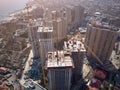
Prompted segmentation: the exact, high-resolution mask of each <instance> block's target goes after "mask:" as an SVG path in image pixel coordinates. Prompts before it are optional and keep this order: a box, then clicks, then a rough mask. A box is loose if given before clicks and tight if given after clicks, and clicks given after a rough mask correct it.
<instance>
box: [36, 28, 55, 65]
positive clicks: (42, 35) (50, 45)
mask: <svg viewBox="0 0 120 90" xmlns="http://www.w3.org/2000/svg"><path fill="white" fill-rule="evenodd" d="M53 36H54V35H53V27H39V28H38V38H39V42H40V47H41V51H42V53H41V54H42V60H43V63H44V62H45V58H46V54H47V52H49V51H53V50H54V39H53Z"/></svg>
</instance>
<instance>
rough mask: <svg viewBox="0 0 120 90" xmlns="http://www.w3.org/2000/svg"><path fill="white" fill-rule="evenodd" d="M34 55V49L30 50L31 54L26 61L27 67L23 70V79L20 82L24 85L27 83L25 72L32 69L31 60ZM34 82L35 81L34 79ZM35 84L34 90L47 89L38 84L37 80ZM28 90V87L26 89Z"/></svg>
mask: <svg viewBox="0 0 120 90" xmlns="http://www.w3.org/2000/svg"><path fill="white" fill-rule="evenodd" d="M32 57H33V53H32V50H31V51H30V54H29V57H28V59H27V61H26V64H25V68H24V71H23V74H22V77H21V80H20V84H21V85H23V84H24V83H25V79H24V77H25V72H26V71H28V70H29V69H30V65H29V62H31V58H32ZM33 82H34V81H33ZM34 84H35V89H32V90H46V89H44V88H42V87H41V86H40V85H39V84H37V83H36V82H34ZM26 90H27V89H26Z"/></svg>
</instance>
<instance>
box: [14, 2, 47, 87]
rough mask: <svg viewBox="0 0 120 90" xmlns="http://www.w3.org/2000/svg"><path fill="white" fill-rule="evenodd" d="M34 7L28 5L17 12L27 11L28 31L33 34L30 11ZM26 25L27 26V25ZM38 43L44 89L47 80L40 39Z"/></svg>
mask: <svg viewBox="0 0 120 90" xmlns="http://www.w3.org/2000/svg"><path fill="white" fill-rule="evenodd" d="M31 8H32V7H31V6H29V5H28V4H26V6H25V8H24V9H20V10H17V11H16V12H22V10H26V14H27V22H28V23H27V24H28V25H27V27H28V29H29V30H30V32H32V23H31V17H30V12H29V10H30V9H31ZM14 13H15V12H14ZM23 24H24V23H23ZM25 25H26V24H25ZM31 38H32V40H33V35H32V34H31ZM37 41H38V49H39V52H40V60H41V63H42V73H43V83H44V87H46V78H45V71H44V65H43V62H42V51H41V46H40V43H39V39H38V38H37Z"/></svg>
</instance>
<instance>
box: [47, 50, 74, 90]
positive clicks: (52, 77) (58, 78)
mask: <svg viewBox="0 0 120 90" xmlns="http://www.w3.org/2000/svg"><path fill="white" fill-rule="evenodd" d="M57 53H58V55H57ZM73 67H74V65H73V61H72V58H71V57H70V55H69V54H65V52H64V51H58V52H49V53H48V60H47V62H46V69H47V71H48V74H47V76H48V90H70V86H71V76H72V69H73Z"/></svg>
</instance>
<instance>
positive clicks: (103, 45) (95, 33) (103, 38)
mask: <svg viewBox="0 0 120 90" xmlns="http://www.w3.org/2000/svg"><path fill="white" fill-rule="evenodd" d="M117 37H118V32H117V31H115V30H113V29H112V28H110V27H107V26H102V25H97V24H96V23H89V24H88V26H87V34H86V39H85V43H86V45H87V46H88V47H89V48H90V49H91V50H92V51H93V52H94V53H95V54H96V56H97V57H98V58H99V59H100V60H101V61H102V62H104V61H105V60H109V58H110V56H111V53H112V50H113V47H114V45H115V42H116V39H117ZM87 54H88V56H90V57H93V56H92V54H91V52H89V51H88V53H87Z"/></svg>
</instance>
